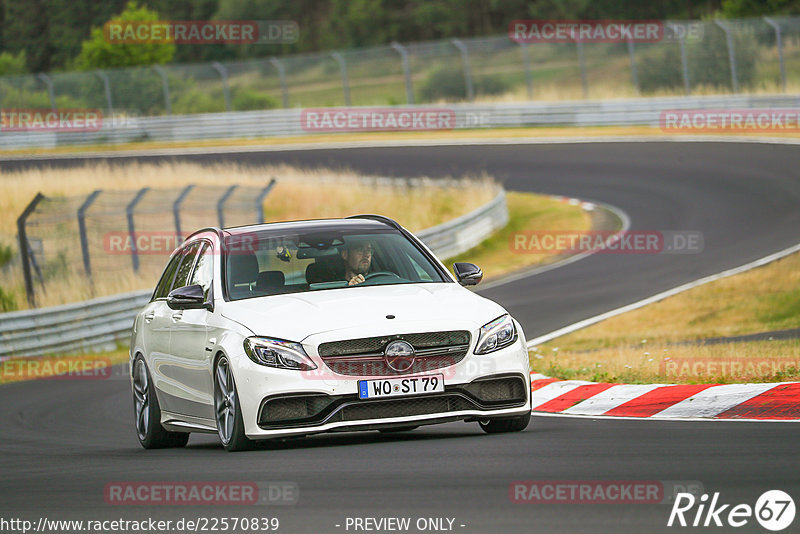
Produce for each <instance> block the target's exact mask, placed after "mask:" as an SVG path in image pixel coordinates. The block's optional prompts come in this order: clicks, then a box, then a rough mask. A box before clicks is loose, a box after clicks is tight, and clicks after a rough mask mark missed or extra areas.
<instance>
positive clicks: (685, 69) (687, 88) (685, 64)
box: [667, 22, 692, 95]
mask: <svg viewBox="0 0 800 534" xmlns="http://www.w3.org/2000/svg"><path fill="white" fill-rule="evenodd" d="M667 25H669V27H670V28H672V32H673V33H674V34H676V35H678V34H679V35H678V46H680V49H681V71H682V73H683V90H684V92H685V93H686V94H687V95H690V94H692V87H691V84H690V81H689V58H687V57H686V32H683V31H680V32H679V31H678V28H677V27H676V26H675V25H674V24H672V23H670V22H668V23H667Z"/></svg>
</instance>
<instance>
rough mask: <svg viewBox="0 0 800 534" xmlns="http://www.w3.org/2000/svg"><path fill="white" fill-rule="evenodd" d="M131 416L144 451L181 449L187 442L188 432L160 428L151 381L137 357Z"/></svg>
mask: <svg viewBox="0 0 800 534" xmlns="http://www.w3.org/2000/svg"><path fill="white" fill-rule="evenodd" d="M132 389H133V416H134V427H135V428H136V437H137V438H139V443H140V444H141V445H142V447H144V448H145V449H165V448H169V447H183V446H185V445H186V444H187V443H188V442H189V433H188V432H170V431H169V430H165V429H164V427H163V426H161V408H160V407H159V406H158V397H157V396H156V391H155V387H154V386H153V381H152V380H151V379H150V371H149V370H148V369H147V364H146V363H145V361H144V358H143V357H142V356H141V355H139V356H137V357H136V359H135V360H134V362H133V388H132Z"/></svg>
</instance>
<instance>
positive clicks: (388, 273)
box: [364, 271, 400, 282]
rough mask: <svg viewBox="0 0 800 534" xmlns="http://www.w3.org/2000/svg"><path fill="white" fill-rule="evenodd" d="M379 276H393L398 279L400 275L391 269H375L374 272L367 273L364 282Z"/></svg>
mask: <svg viewBox="0 0 800 534" xmlns="http://www.w3.org/2000/svg"><path fill="white" fill-rule="evenodd" d="M379 276H391V277H392V278H398V279H399V278H400V277H399V276H398V275H396V274H395V273H393V272H391V271H375V272H374V273H369V274H368V275H366V276H365V277H364V282H366V281H367V280H372V279H374V278H377V277H379Z"/></svg>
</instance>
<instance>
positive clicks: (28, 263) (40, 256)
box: [17, 179, 275, 306]
mask: <svg viewBox="0 0 800 534" xmlns="http://www.w3.org/2000/svg"><path fill="white" fill-rule="evenodd" d="M274 185H275V180H274V179H273V180H271V181H270V182H269V183H267V184H265V185H264V187H260V188H259V187H252V186H246V187H245V186H237V185H229V186H219V187H213V186H193V185H189V186H186V187H183V188H172V189H151V188H143V189H140V190H138V191H105V190H96V191H94V192H92V193H91V194H89V195H87V196H80V197H77V196H76V197H54V198H50V197H45V196H44V195H42V194H38V195H37V196H36V197H35V198H34V199H33V200H32V201H31V203H30V204H29V205H28V207H27V208H26V209H25V211H24V212H23V213H22V214H21V215H20V217H19V219H18V220H17V231H18V237H19V246H20V258H21V263H22V272H23V276H24V279H25V290H26V293H27V298H28V302H29V303H30V305H31V306H34V305H35V303H36V297H37V294H39V293H40V292H47V291H48V290H53V291H73V292H75V293H76V294H78V293H80V292H81V291H83V290H84V289H85V286H87V285H88V286H89V289H90V293H94V292H96V293H97V294H112V293H118V292H122V291H124V290H125V287H126V286H127V285H128V284H127V282H128V281H129V280H130V278H131V277H147V278H149V279H154V278H155V277H157V276H158V274H159V273H160V272H161V270H162V269H163V267H164V258H165V256H167V255H168V254H170V252H172V250H173V249H175V247H176V246H177V245H178V244H180V243H181V242H182V241H183V239H185V238H186V237H187V236H188V235H189V233H190V231H191V230H192V229H196V228H203V227H207V226H219V227H231V226H239V225H245V224H255V223H263V222H264V210H263V205H264V200H265V199H266V197H267V195H268V194H269V192H270V191H271V189H272V188H273V187H274ZM51 284H52V285H53V286H56V287H51ZM98 285H102V287H98Z"/></svg>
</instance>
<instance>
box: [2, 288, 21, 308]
mask: <svg viewBox="0 0 800 534" xmlns="http://www.w3.org/2000/svg"><path fill="white" fill-rule="evenodd" d="M16 309H17V300H16V299H15V298H14V295H12V294H11V293H9V292H7V290H5V289H3V288H2V287H0V312H10V311H16Z"/></svg>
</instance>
